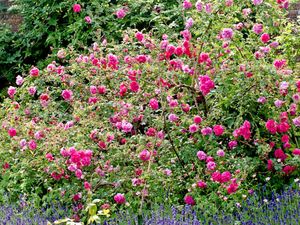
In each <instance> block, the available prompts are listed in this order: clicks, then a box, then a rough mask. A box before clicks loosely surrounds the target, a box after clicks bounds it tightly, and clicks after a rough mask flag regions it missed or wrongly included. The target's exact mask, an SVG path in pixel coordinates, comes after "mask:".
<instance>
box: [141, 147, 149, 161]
mask: <svg viewBox="0 0 300 225" xmlns="http://www.w3.org/2000/svg"><path fill="white" fill-rule="evenodd" d="M139 157H140V159H141V160H143V161H149V160H150V157H151V153H150V152H149V151H148V150H146V149H144V150H143V151H141V152H140V156H139Z"/></svg>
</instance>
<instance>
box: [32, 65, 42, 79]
mask: <svg viewBox="0 0 300 225" xmlns="http://www.w3.org/2000/svg"><path fill="white" fill-rule="evenodd" d="M39 72H40V71H39V69H38V68H36V67H33V68H32V69H31V70H30V75H31V76H33V77H37V76H39Z"/></svg>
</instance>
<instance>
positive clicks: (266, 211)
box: [0, 180, 300, 225]
mask: <svg viewBox="0 0 300 225" xmlns="http://www.w3.org/2000/svg"><path fill="white" fill-rule="evenodd" d="M297 182H299V180H295V184H294V185H293V186H291V187H290V188H289V189H286V190H284V191H282V192H281V193H272V195H271V197H264V196H263V195H264V194H266V192H265V191H263V188H261V189H259V190H257V192H258V193H256V192H254V193H252V195H251V196H250V197H249V198H248V199H246V200H243V201H242V202H241V203H236V211H235V212H234V213H229V212H226V211H220V212H218V213H217V214H216V215H208V214H205V213H204V212H200V213H199V212H196V211H195V210H193V208H192V207H191V206H188V205H186V206H184V207H180V208H179V207H175V206H172V207H168V206H163V205H161V206H158V207H156V208H154V207H153V209H152V210H151V211H150V210H148V211H144V212H143V214H142V215H140V216H139V215H137V214H134V213H132V212H130V210H128V211H127V212H118V213H117V215H116V216H115V218H109V219H106V221H104V222H103V224H106V225H108V224H111V225H113V224H118V225H122V224H136V225H137V224H155V225H157V224H164V225H167V224H180V225H184V224H186V225H190V224H248V225H249V224H270V223H272V222H274V223H276V224H299V217H300V211H299V204H300V202H299V200H300V195H299V194H300V193H299V186H298V185H299V184H298V183H297ZM264 188H265V187H264ZM261 192H262V193H261ZM45 211H46V210H45V209H44V210H40V209H36V208H34V207H31V206H25V207H24V206H23V208H22V207H20V206H18V207H16V206H8V205H7V204H5V205H4V206H1V213H0V221H1V223H2V224H6V225H9V224H13V225H18V224H22V225H33V224H38V225H42V224H45V225H46V224H47V223H48V224H49V221H52V222H53V221H56V224H59V221H62V220H57V219H58V218H60V217H62V216H64V214H66V209H64V208H63V207H61V206H53V205H52V207H51V210H50V211H51V212H52V214H50V213H47V212H46V213H45ZM100 213H102V214H103V216H105V215H104V213H106V212H105V210H102V211H101V212H100ZM45 214H48V215H52V216H45ZM50 223H51V222H50Z"/></svg>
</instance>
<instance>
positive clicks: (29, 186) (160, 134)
mask: <svg viewBox="0 0 300 225" xmlns="http://www.w3.org/2000/svg"><path fill="white" fill-rule="evenodd" d="M239 3H240V4H238V3H236V2H235V3H233V2H232V1H225V2H223V1H222V2H219V3H215V4H210V3H208V4H206V5H205V6H201V4H202V3H201V2H200V1H198V2H197V3H196V5H195V4H194V3H193V4H192V3H191V2H190V1H184V2H183V5H182V6H181V7H182V10H183V14H184V19H185V20H186V21H187V24H186V25H185V28H186V29H184V30H182V31H181V32H180V33H178V34H169V36H168V35H167V34H164V35H163V36H162V38H161V39H157V38H155V37H152V36H151V35H150V34H147V33H145V32H142V31H137V30H135V31H128V34H127V35H125V36H124V39H123V42H122V44H120V45H115V44H110V43H105V44H104V45H99V44H97V43H94V44H93V45H92V47H91V48H90V49H86V51H87V52H88V53H87V54H79V53H76V51H74V50H73V49H72V48H66V49H61V50H60V51H59V53H58V54H57V55H56V60H55V61H53V62H51V63H49V64H48V65H47V67H46V68H40V67H32V68H31V69H30V71H28V75H23V76H22V77H19V78H18V84H19V87H17V88H16V87H10V88H9V90H8V95H9V98H7V99H6V100H5V102H4V104H3V109H2V112H1V113H2V115H1V117H0V118H1V125H2V129H1V134H0V135H1V139H0V143H1V146H2V148H1V151H0V158H1V160H2V162H3V170H2V175H1V176H2V179H1V183H0V185H1V187H2V188H3V189H4V190H9V191H10V192H12V193H13V194H17V193H19V192H25V193H32V197H34V198H35V199H37V201H38V199H39V198H42V200H43V201H45V202H47V201H50V199H51V198H59V199H60V200H61V201H63V202H64V203H66V204H69V205H71V206H72V207H73V212H74V218H75V219H76V220H79V217H80V215H82V214H81V212H82V209H83V208H84V204H85V203H88V204H89V210H88V213H89V215H91V216H94V215H95V211H97V207H96V203H93V202H92V199H98V200H97V204H99V205H100V207H101V209H108V208H110V209H112V210H114V209H116V208H126V207H128V206H130V207H132V208H133V209H143V208H144V207H147V206H148V205H150V204H152V203H154V202H167V203H176V204H189V205H192V206H193V207H196V208H198V209H202V208H203V205H206V204H207V205H210V206H211V211H212V212H213V210H216V209H217V207H230V206H231V205H232V204H230V203H228V202H230V200H238V199H241V198H242V196H243V195H247V194H248V192H249V191H250V192H251V188H253V186H255V185H256V184H257V183H259V182H260V181H261V180H264V179H266V177H269V178H270V179H271V180H270V183H272V185H273V188H274V189H276V188H280V187H281V186H282V185H283V184H284V183H288V182H289V181H290V178H293V177H295V176H298V175H299V168H298V167H299V162H300V159H299V148H300V146H299V126H300V115H299V110H298V105H299V102H300V101H299V100H300V80H299V78H297V76H296V74H295V73H293V70H291V69H290V68H289V61H288V60H287V59H286V58H285V57H283V56H281V55H280V53H281V51H282V49H281V45H282V43H280V42H277V41H276V40H277V37H280V32H281V30H282V29H284V26H285V25H286V21H285V20H284V19H283V18H282V13H283V12H284V10H285V7H282V6H281V5H280V4H278V3H276V2H273V1H256V2H255V3H254V2H252V1H246V2H245V1H239ZM80 10H82V9H80ZM76 11H78V12H76V13H81V12H82V11H80V12H79V8H76ZM232 12H234V13H232ZM251 17H255V22H254V21H253V20H251V19H250V18H251ZM257 23H260V24H262V27H261V26H259V28H255V29H254V28H253V27H254V26H257V25H256V24H257ZM271 25H274V26H271ZM261 29H262V31H261ZM253 30H256V31H255V32H254V31H253ZM258 30H259V31H258ZM262 32H263V34H262V35H263V36H262V35H260V33H262ZM265 34H267V35H265ZM91 202H92V203H91ZM95 207H96V208H95ZM93 219H94V220H96V219H95V217H93ZM83 220H88V218H86V217H84V218H83ZM89 221H90V222H92V221H93V220H89Z"/></svg>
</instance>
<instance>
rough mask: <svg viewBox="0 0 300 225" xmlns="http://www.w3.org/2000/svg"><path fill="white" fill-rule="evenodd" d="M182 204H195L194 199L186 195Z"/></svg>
mask: <svg viewBox="0 0 300 225" xmlns="http://www.w3.org/2000/svg"><path fill="white" fill-rule="evenodd" d="M184 202H185V204H187V205H195V204H196V202H195V200H194V198H193V197H192V196H190V195H187V196H185V197H184Z"/></svg>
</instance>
